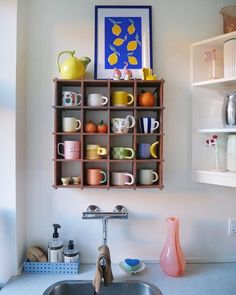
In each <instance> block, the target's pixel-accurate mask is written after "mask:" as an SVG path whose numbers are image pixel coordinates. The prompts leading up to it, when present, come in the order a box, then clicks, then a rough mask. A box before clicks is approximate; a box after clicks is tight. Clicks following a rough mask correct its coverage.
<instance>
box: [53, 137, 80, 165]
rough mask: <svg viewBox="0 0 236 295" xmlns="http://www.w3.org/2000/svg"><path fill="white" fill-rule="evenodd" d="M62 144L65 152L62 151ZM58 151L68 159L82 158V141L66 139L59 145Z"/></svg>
mask: <svg viewBox="0 0 236 295" xmlns="http://www.w3.org/2000/svg"><path fill="white" fill-rule="evenodd" d="M60 146H63V147H64V153H61V152H60ZM57 152H58V154H59V155H61V156H63V157H64V158H65V159H67V160H77V159H80V142H79V141H74V140H66V141H64V143H62V142H60V143H58V145H57Z"/></svg>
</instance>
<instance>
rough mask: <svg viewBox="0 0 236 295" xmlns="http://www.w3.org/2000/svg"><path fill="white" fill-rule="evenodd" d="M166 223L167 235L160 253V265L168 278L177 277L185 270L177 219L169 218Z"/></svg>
mask: <svg viewBox="0 0 236 295" xmlns="http://www.w3.org/2000/svg"><path fill="white" fill-rule="evenodd" d="M167 223H168V233H167V239H166V242H165V245H164V248H163V249H162V251H161V256H160V265H161V268H162V270H163V271H164V272H165V273H166V274H167V275H168V276H173V277H178V276H181V275H182V274H183V273H184V270H185V258H184V254H183V250H182V248H181V246H180V241H179V219H178V218H176V217H169V218H167Z"/></svg>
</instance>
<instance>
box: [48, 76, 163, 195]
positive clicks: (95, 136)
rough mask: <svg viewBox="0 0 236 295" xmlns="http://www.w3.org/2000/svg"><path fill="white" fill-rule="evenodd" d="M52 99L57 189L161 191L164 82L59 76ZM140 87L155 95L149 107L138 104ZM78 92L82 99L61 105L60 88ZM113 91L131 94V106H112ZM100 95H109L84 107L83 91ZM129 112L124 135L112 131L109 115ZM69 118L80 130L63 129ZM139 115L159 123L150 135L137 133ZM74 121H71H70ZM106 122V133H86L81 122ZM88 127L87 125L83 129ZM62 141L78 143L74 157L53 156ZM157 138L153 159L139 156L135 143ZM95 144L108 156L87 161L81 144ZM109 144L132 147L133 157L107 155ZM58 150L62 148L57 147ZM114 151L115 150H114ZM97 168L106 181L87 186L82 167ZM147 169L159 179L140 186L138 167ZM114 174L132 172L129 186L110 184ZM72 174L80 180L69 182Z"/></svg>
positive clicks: (121, 114)
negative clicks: (132, 123)
mask: <svg viewBox="0 0 236 295" xmlns="http://www.w3.org/2000/svg"><path fill="white" fill-rule="evenodd" d="M54 85H55V102H54V105H53V110H54V130H53V132H52V134H53V138H54V158H53V164H54V184H53V187H54V188H55V189H57V188H77V189H78V188H79V189H87V188H95V189H97V188H99V189H120V188H124V189H134V190H135V189H140V188H155V189H163V187H164V186H163V163H164V159H163V137H164V132H163V130H164V129H163V113H164V109H165V107H164V105H163V87H164V80H162V79H161V80H154V81H143V80H136V79H135V80H128V81H125V80H119V81H114V80H63V79H57V78H55V79H54ZM142 90H144V91H145V92H151V93H154V106H152V107H148V106H144V107H142V106H140V105H139V104H138V96H139V94H140V93H141V92H142ZM64 91H71V92H77V93H79V94H80V96H81V103H80V105H78V106H64V105H63V99H62V96H63V92H64ZM114 91H125V92H127V93H130V94H132V95H133V97H134V102H133V104H132V105H130V106H114V105H112V93H113V92H114ZM92 93H99V94H102V95H103V96H106V97H107V98H108V102H107V104H106V105H105V106H95V107H93V106H88V105H87V96H88V94H92ZM128 115H131V116H133V117H134V119H135V126H134V127H133V128H131V129H130V130H129V132H128V133H113V132H112V124H111V120H112V119H113V118H125V117H126V116H128ZM66 117H73V118H76V119H78V120H80V122H81V128H80V130H78V132H76V131H73V132H64V131H63V119H64V118H66ZM142 117H152V118H155V120H156V121H158V122H159V127H158V128H157V129H156V130H155V131H154V132H153V133H147V134H145V133H141V130H140V128H139V119H140V118H142ZM73 120H74V119H73ZM102 120H103V121H104V123H105V124H106V125H107V128H108V132H107V133H87V132H85V124H86V123H88V122H89V121H93V122H94V123H95V124H96V125H98V124H99V123H100V122H101V121H102ZM86 131H87V129H86ZM65 141H78V142H79V145H80V158H79V159H76V160H70V159H64V157H63V156H62V155H59V154H58V144H59V143H64V142H65ZM156 141H158V142H159V143H158V144H157V145H156V150H155V152H156V155H157V158H151V156H150V158H148V159H143V158H139V151H138V147H139V144H140V143H148V144H152V143H154V142H156ZM87 145H99V146H100V147H101V148H104V149H106V151H107V154H106V155H103V156H101V158H100V159H95V160H92V159H87V158H86V146H87ZM113 147H127V148H132V149H133V151H134V152H135V156H134V158H132V159H122V160H119V159H114V158H113V157H112V148H113ZM62 151H63V147H62ZM113 151H114V150H113ZM91 168H99V169H101V170H103V171H104V172H105V173H106V179H107V180H106V182H105V183H103V184H100V185H88V182H87V179H86V178H87V169H91ZM140 169H150V170H153V171H154V172H156V173H157V174H158V180H157V181H156V182H154V183H153V184H150V185H141V184H140V181H139V170H140ZM113 172H125V173H130V174H132V175H133V177H134V179H135V181H134V184H132V185H119V186H118V185H114V184H113V183H112V173H113ZM73 177H74V178H75V177H79V178H80V182H79V183H76V182H74V183H76V184H73ZM63 178H64V179H68V181H69V183H65V182H64V184H63V182H62V179H63Z"/></svg>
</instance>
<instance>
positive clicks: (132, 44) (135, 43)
mask: <svg viewBox="0 0 236 295" xmlns="http://www.w3.org/2000/svg"><path fill="white" fill-rule="evenodd" d="M141 44H142V43H141V41H140V40H139V37H138V34H136V35H135V40H132V41H129V43H128V44H127V50H128V51H134V50H136V49H137V47H138V45H139V46H141Z"/></svg>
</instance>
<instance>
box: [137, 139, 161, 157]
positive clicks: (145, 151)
mask: <svg viewBox="0 0 236 295" xmlns="http://www.w3.org/2000/svg"><path fill="white" fill-rule="evenodd" d="M158 143H159V141H155V142H154V143H138V158H139V159H150V158H157V153H156V151H155V147H156V145H157V144H158ZM151 151H152V153H151Z"/></svg>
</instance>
